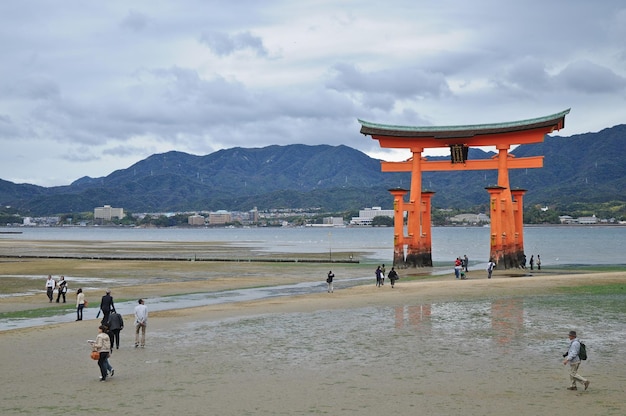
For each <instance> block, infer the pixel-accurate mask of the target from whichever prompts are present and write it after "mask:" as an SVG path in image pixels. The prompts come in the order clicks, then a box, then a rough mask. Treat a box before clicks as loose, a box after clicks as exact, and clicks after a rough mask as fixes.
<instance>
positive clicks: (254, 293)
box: [0, 277, 372, 331]
mask: <svg viewBox="0 0 626 416" xmlns="http://www.w3.org/2000/svg"><path fill="white" fill-rule="evenodd" d="M371 280H372V279H371V278H365V277H363V278H354V279H344V280H336V281H335V288H337V289H339V288H348V287H353V286H357V285H361V284H363V283H364V282H369V281H371ZM109 282H110V279H109ZM325 290H326V283H320V282H303V283H296V284H291V285H279V286H268V287H260V288H251V289H237V290H226V291H221V292H204V293H191V294H185V295H175V296H167V297H158V298H149V299H147V302H148V304H149V307H150V311H151V312H157V311H166V310H173V309H184V308H193V307H198V306H206V305H215V304H221V303H232V302H246V301H252V300H260V299H269V298H275V297H282V296H293V295H304V294H310V293H318V292H323V291H325ZM96 305H97V304H94V305H93V306H96ZM115 306H116V309H117V311H118V312H119V313H121V314H123V315H126V314H132V313H133V310H134V308H135V306H136V302H135V301H132V302H116V303H115ZM70 309H71V312H67V311H68V310H70ZM97 312H98V309H97V306H96V308H93V307H90V308H88V309H85V311H84V319H91V318H95V317H96V314H97ZM75 319H76V311H75V308H73V306H70V307H68V308H66V309H65V310H62V311H60V313H59V314H56V315H52V316H47V317H37V318H10V319H0V331H3V330H8V329H18V328H28V327H33V326H42V325H49V324H58V323H61V322H72V321H74V320H75Z"/></svg>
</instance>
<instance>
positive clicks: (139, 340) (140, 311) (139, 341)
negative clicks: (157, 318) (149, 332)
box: [135, 299, 148, 348]
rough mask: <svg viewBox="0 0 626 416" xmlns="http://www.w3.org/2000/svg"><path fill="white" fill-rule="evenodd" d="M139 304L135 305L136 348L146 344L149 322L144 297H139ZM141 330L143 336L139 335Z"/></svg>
mask: <svg viewBox="0 0 626 416" xmlns="http://www.w3.org/2000/svg"><path fill="white" fill-rule="evenodd" d="M138 303H139V305H137V306H135V348H137V347H138V346H141V348H143V347H145V345H146V325H147V324H148V308H147V307H146V305H144V302H143V299H139V301H138ZM139 332H141V337H140V336H139Z"/></svg>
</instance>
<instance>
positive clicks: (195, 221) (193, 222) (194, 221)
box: [187, 214, 205, 225]
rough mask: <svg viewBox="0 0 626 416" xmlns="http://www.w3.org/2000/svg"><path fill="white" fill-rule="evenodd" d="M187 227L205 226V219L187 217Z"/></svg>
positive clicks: (198, 216) (192, 216) (199, 216)
mask: <svg viewBox="0 0 626 416" xmlns="http://www.w3.org/2000/svg"><path fill="white" fill-rule="evenodd" d="M187 224H189V225H205V218H204V217H203V216H202V215H198V214H194V215H190V216H189V217H187Z"/></svg>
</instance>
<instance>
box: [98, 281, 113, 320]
mask: <svg viewBox="0 0 626 416" xmlns="http://www.w3.org/2000/svg"><path fill="white" fill-rule="evenodd" d="M100 310H101V311H102V321H101V322H100V323H101V324H103V325H104V324H106V323H107V322H109V315H110V314H111V311H114V310H115V305H113V297H112V296H111V291H110V290H109V289H107V291H106V295H104V296H102V300H101V301H100Z"/></svg>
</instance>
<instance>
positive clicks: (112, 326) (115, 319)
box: [107, 311, 124, 350]
mask: <svg viewBox="0 0 626 416" xmlns="http://www.w3.org/2000/svg"><path fill="white" fill-rule="evenodd" d="M107 325H108V327H109V336H110V337H111V350H113V345H115V349H117V350H119V349H120V331H121V330H122V329H124V318H122V315H120V314H119V313H117V312H115V311H112V312H111V315H110V316H109V322H108V323H107Z"/></svg>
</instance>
